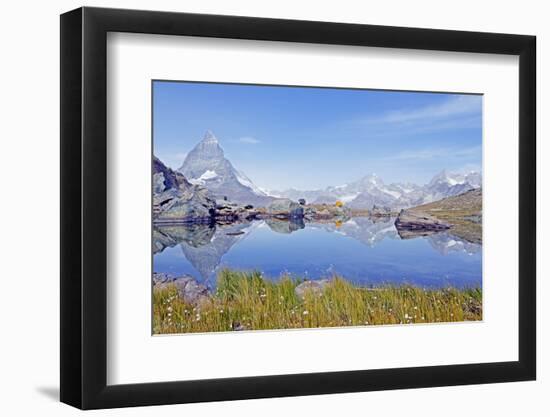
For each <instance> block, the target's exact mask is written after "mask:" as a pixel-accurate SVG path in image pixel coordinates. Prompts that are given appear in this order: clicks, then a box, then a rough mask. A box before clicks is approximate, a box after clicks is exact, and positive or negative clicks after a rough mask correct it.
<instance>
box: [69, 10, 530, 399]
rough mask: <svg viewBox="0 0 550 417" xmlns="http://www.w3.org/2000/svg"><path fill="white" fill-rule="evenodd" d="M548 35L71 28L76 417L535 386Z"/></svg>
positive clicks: (192, 23) (110, 15) (154, 22)
mask: <svg viewBox="0 0 550 417" xmlns="http://www.w3.org/2000/svg"><path fill="white" fill-rule="evenodd" d="M535 66H536V65H535V37H532V36H525V35H509V34H492V33H474V32H458V31H446V30H432V29H415V28H398V27H386V26H371V25H356V24H340V23H327V22H311V21H292V20H277V19H264V18H251V17H236V16H215V15H198V14H185V13H168V12H151V11H135V10H117V9H101V8H87V7H85V8H80V9H77V10H74V11H71V12H68V13H66V14H63V15H62V16H61V192H62V195H61V401H63V402H65V403H67V404H70V405H73V406H75V407H79V408H82V409H92V408H111V407H124V406H138V405H155V404H173V403H188V402H201V401H218V400H234V399H247V398H263V397H277V396H297V395H313V394H326V393H342V392H354V391H370V390H386V389H399V388H419V387H433V386H445V385H461V384H479V383H494V382H505V381H522V380H532V379H535V375H536V351H535V346H536V331H535V329H536V317H535V300H536V296H535V295H536V294H535V291H536V268H535V253H536V251H535V249H536V238H535V237H536V223H535V219H536V204H535V202H536V195H535V171H536V167H535V103H536V95H535Z"/></svg>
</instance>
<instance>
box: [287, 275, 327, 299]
mask: <svg viewBox="0 0 550 417" xmlns="http://www.w3.org/2000/svg"><path fill="white" fill-rule="evenodd" d="M329 282H330V280H328V279H319V280H315V281H304V282H302V283H301V284H299V285H297V286H296V288H295V289H294V292H295V294H296V296H297V297H299V298H301V299H304V297H305V295H306V294H308V293H310V294H314V295H320V294H322V293H323V291H324V289H325V287H326V286H327V284H328V283H329Z"/></svg>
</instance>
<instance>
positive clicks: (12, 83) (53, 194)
mask: <svg viewBox="0 0 550 417" xmlns="http://www.w3.org/2000/svg"><path fill="white" fill-rule="evenodd" d="M81 5H82V3H80V2H78V1H73V0H59V1H57V2H55V3H54V2H39V1H26V2H15V1H13V2H9V3H6V4H3V7H2V21H1V24H0V31H1V36H0V43H1V52H2V55H1V56H2V61H1V65H0V72H1V77H0V80H1V81H2V82H3V85H2V88H1V89H0V106H1V111H0V115H1V116H0V121H1V124H0V126H1V127H2V130H1V142H0V143H1V145H0V146H1V147H2V148H1V149H2V152H1V155H2V159H1V163H0V170H1V173H0V185H1V189H2V196H3V199H2V203H3V204H0V219H1V220H0V222H1V225H2V228H1V230H2V232H3V233H2V237H1V238H0V246H1V248H0V254H1V255H0V256H1V258H0V259H1V260H2V264H1V271H2V275H1V277H2V279H3V284H4V287H3V291H2V293H3V294H2V301H0V323H1V331H2V341H1V342H0V393H1V395H0V398H1V400H0V410H1V414H3V415H7V416H12V415H33V414H38V413H40V414H41V415H59V416H66V415H75V414H77V411H76V410H75V409H72V408H71V407H68V406H65V405H62V404H60V403H58V402H57V401H58V400H57V396H58V391H59V388H58V379H59V371H58V368H59V360H58V356H59V354H58V349H59V343H58V340H59V325H58V311H59V289H58V284H59V278H58V276H59V249H58V247H59V215H58V212H59V186H58V183H59V167H58V165H59V17H58V15H59V14H60V13H62V12H64V11H67V10H70V9H73V8H76V7H79V6H81ZM86 5H89V6H104V7H123V8H139V9H158V10H169V11H182V12H183V11H187V12H197V13H217V14H237V15H250V16H264V17H280V18H293V19H309V20H326V21H341V22H353V23H371V24H380V25H395V26H416V27H431V28H441V29H460V30H475V31H493V32H509V33H522V34H532V35H537V37H538V88H537V93H538V138H539V151H538V163H539V182H538V192H539V199H538V207H539V223H538V236H539V249H538V256H539V260H540V262H539V268H538V269H539V272H538V277H539V285H538V294H539V296H538V300H539V303H538V314H539V316H538V317H539V318H538V331H539V333H538V334H539V338H538V349H539V358H538V359H539V365H538V374H539V377H538V381H537V382H528V383H508V384H498V385H483V386H467V387H450V388H435V389H422V390H404V391H387V392H377V393H360V394H346V395H325V396H315V397H301V398H286V399H271V400H255V401H237V402H231V403H210V404H193V405H180V406H165V407H145V408H139V409H121V410H109V411H99V412H95V413H94V415H102V416H103V415H115V413H116V415H128V416H130V415H131V416H134V415H138V416H149V415H155V416H164V415H166V416H168V415H182V414H184V413H185V414H187V415H192V416H194V417H195V416H210V415H212V416H214V415H215V416H218V415H228V416H233V415H234V416H237V415H238V416H248V415H250V416H252V415H254V416H256V415H262V416H280V415H317V416H324V415H327V416H329V415H338V414H340V415H365V414H371V415H380V414H383V415H390V416H393V415H407V416H415V415H421V416H423V417H427V416H441V415H445V416H461V417H463V416H478V415H479V416H483V415H486V416H489V415H500V416H503V415H519V414H523V415H529V416H542V415H548V412H549V411H550V404H549V402H548V399H547V395H548V394H547V392H549V391H550V382H549V378H550V361H549V360H548V355H547V353H548V351H549V345H550V326H549V325H548V320H549V319H550V303H544V296H545V294H550V283H549V282H548V281H547V280H546V278H547V277H548V276H549V274H550V263H549V262H548V259H543V257H545V255H546V256H547V254H548V252H549V250H550V221H549V220H548V218H547V217H545V218H543V216H541V215H540V213H544V212H549V210H550V201H549V198H550V193H549V192H548V191H547V190H546V192H543V187H544V185H546V184H548V182H549V181H550V177H549V175H550V168H548V166H547V167H542V162H543V161H549V158H550V150H549V149H550V147H549V146H548V145H547V144H545V143H544V144H543V143H542V142H543V140H542V138H543V137H545V136H547V135H548V133H549V129H550V127H549V126H550V125H549V123H548V122H547V121H546V120H543V117H542V116H543V115H544V114H545V110H546V109H547V103H548V100H549V97H550V83H549V82H548V80H547V79H546V77H545V74H544V73H545V72H546V75H547V74H550V70H549V67H550V64H549V60H550V47H549V44H550V26H548V21H547V15H548V10H545V2H542V1H536V0H523V1H521V2H518V1H514V2H508V1H505V0H496V1H493V0H491V1H484V2H480V1H475V0H474V1H471V0H461V1H457V2H452V3H451V2H442V1H441V0H433V1H430V0H426V1H421V0H416V1H410V0H393V1H387V2H384V1H377V2H366V1H362V2H359V1H357V2H353V1H347V0H340V1H338V2H334V1H326V2H325V1H320V0H317V1H302V2H298V1H296V0H278V1H269V2H259V1H254V0H232V1H231V2H228V1H224V0H201V1H198V0H188V1H186V2H182V1H176V0H173V1H170V0H156V1H154V2H153V1H146V0H124V1H118V2H116V1H93V0H88V1H87V2H86ZM544 394H546V395H544ZM222 413H223V414H222Z"/></svg>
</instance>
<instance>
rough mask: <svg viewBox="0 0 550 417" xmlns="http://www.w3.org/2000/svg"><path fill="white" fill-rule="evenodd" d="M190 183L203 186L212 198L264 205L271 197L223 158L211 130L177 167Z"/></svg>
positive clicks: (222, 153)
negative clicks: (212, 195)
mask: <svg viewBox="0 0 550 417" xmlns="http://www.w3.org/2000/svg"><path fill="white" fill-rule="evenodd" d="M178 172H180V173H182V174H183V175H184V176H185V177H186V178H187V179H188V180H189V182H190V183H192V184H196V185H202V186H204V187H206V188H207V189H208V190H209V191H210V192H211V193H212V194H214V196H216V198H223V197H227V198H228V199H229V200H230V201H233V202H235V203H240V204H253V205H265V204H268V203H269V202H270V201H271V200H272V197H270V196H268V195H267V194H266V193H265V192H263V191H262V190H260V189H259V188H258V187H256V186H255V185H254V184H253V183H252V181H251V180H250V179H249V178H248V177H247V176H246V175H245V174H244V173H243V172H240V171H238V170H237V169H235V167H233V165H232V164H231V162H229V160H228V159H227V158H225V155H224V152H223V149H222V148H221V146H220V143H219V142H218V139H217V138H216V136H214V134H213V133H212V132H211V131H209V130H208V131H207V132H206V134H205V135H204V138H203V139H202V140H201V141H200V142H199V143H198V144H197V145H196V146H195V147H194V148H193V149H192V150H191V152H189V153H188V154H187V156H186V158H185V161H183V165H182V166H181V167H180V168H179V169H178Z"/></svg>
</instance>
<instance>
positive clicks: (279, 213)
mask: <svg viewBox="0 0 550 417" xmlns="http://www.w3.org/2000/svg"><path fill="white" fill-rule="evenodd" d="M267 212H268V214H270V215H271V216H275V217H280V218H294V219H300V218H303V217H304V208H303V207H302V206H301V205H300V204H298V203H296V202H294V201H292V200H290V199H288V198H281V199H278V200H275V201H273V202H272V203H271V204H270V205H269V206H268V207H267Z"/></svg>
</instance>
